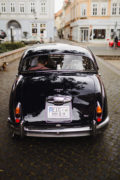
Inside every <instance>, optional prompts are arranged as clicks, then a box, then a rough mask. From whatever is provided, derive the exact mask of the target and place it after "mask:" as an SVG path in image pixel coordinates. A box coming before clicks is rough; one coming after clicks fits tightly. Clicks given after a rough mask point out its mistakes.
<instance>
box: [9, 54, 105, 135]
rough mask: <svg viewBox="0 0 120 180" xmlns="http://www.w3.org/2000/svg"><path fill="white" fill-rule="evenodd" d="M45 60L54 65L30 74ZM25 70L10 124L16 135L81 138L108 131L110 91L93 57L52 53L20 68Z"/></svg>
mask: <svg viewBox="0 0 120 180" xmlns="http://www.w3.org/2000/svg"><path fill="white" fill-rule="evenodd" d="M45 53H46V51H45ZM43 56H44V57H45V59H47V60H48V63H47V64H46V63H45V64H46V66H47V69H46V70H37V71H36V70H30V69H31V67H35V66H36V64H37V62H38V59H39V58H42V59H43ZM19 71H20V75H19V76H18V78H17V80H16V81H15V84H14V85H13V91H12V93H11V98H10V119H9V123H10V125H11V127H12V128H13V132H14V134H17V135H20V136H21V137H24V136H35V137H74V136H75V137H76V136H89V135H92V134H96V133H99V132H101V131H103V130H104V129H105V128H106V126H107V124H108V122H109V117H108V114H107V100H106V96H105V91H104V87H103V85H102V82H101V81H100V78H99V76H98V73H97V67H96V62H95V64H94V62H93V60H91V59H90V58H89V57H88V56H87V55H85V54H77V53H76V52H74V51H72V53H70V54H69V53H68V52H66V51H65V52H64V53H63V52H62V53H61V52H59V54H58V52H57V53H55V52H54V53H53V51H52V53H51V54H50V53H49V54H45V55H43V54H40V55H37V56H36V55H35V56H29V57H27V58H26V57H25V59H23V62H21V63H20V67H19ZM13 101H14V103H13ZM11 107H13V108H12V110H11Z"/></svg>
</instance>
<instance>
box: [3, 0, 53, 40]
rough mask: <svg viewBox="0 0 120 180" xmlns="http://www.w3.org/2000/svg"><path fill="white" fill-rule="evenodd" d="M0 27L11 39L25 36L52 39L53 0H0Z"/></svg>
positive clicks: (19, 38)
mask: <svg viewBox="0 0 120 180" xmlns="http://www.w3.org/2000/svg"><path fill="white" fill-rule="evenodd" d="M0 29H1V30H4V31H5V32H6V34H7V39H8V40H11V29H12V32H13V36H14V40H15V41H20V40H21V39H22V38H24V37H25V36H28V37H29V36H34V37H38V38H40V39H41V38H42V39H44V40H45V41H47V42H49V41H54V0H9V1H8V0H0Z"/></svg>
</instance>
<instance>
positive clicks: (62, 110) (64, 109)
mask: <svg viewBox="0 0 120 180" xmlns="http://www.w3.org/2000/svg"><path fill="white" fill-rule="evenodd" d="M48 118H60V119H66V118H67V119H68V118H70V109H69V106H48Z"/></svg>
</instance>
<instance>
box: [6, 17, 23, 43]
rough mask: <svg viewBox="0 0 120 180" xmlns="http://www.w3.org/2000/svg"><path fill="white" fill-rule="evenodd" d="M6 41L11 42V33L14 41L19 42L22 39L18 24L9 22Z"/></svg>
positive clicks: (12, 21)
mask: <svg viewBox="0 0 120 180" xmlns="http://www.w3.org/2000/svg"><path fill="white" fill-rule="evenodd" d="M7 27H8V40H9V41H10V40H11V31H12V35H13V39H14V41H20V40H21V37H22V32H21V25H20V24H19V22H17V21H15V20H11V21H9V22H8V25H7Z"/></svg>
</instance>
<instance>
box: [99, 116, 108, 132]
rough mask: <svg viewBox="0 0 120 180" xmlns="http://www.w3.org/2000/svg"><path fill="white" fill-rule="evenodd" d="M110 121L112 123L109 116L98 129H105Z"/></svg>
mask: <svg viewBox="0 0 120 180" xmlns="http://www.w3.org/2000/svg"><path fill="white" fill-rule="evenodd" d="M109 121H110V118H109V116H107V118H106V119H105V120H104V121H103V122H102V123H100V124H99V125H97V127H96V128H97V129H101V128H103V127H104V126H106V125H107V124H108V123H109Z"/></svg>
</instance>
